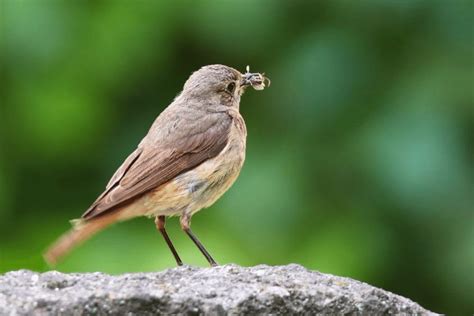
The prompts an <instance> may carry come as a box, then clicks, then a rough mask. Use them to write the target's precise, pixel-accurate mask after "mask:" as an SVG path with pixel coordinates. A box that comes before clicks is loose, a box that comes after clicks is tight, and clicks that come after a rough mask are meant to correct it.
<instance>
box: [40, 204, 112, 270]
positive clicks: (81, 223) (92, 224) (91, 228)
mask: <svg viewBox="0 0 474 316" xmlns="http://www.w3.org/2000/svg"><path fill="white" fill-rule="evenodd" d="M116 215H117V214H116V213H115V212H112V213H109V214H105V215H103V216H100V217H97V218H92V219H90V220H83V219H80V220H74V221H72V224H73V228H71V229H70V230H69V231H67V232H66V233H64V234H63V235H62V236H61V237H59V238H58V240H56V241H55V242H54V243H53V244H52V245H51V246H50V247H49V248H48V250H46V252H45V253H44V254H43V257H44V259H45V260H46V262H47V263H48V264H49V265H50V266H54V265H56V264H57V263H58V262H59V261H60V260H61V258H63V257H64V256H65V255H67V254H68V253H69V252H70V251H71V250H72V249H74V248H75V247H76V246H78V245H80V244H81V243H82V242H83V241H85V240H87V239H89V238H90V237H92V236H93V235H94V234H96V233H97V232H99V231H100V230H102V229H104V228H105V227H107V226H109V225H111V224H113V223H114V222H116V221H117V216H116Z"/></svg>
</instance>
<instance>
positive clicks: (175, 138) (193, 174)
mask: <svg viewBox="0 0 474 316" xmlns="http://www.w3.org/2000/svg"><path fill="white" fill-rule="evenodd" d="M266 83H268V84H270V80H269V79H268V78H267V77H265V76H264V75H263V74H260V73H250V72H249V68H248V66H247V71H246V73H245V74H241V73H240V72H239V71H237V70H235V69H233V68H231V67H227V66H224V65H209V66H204V67H202V68H201V69H199V70H198V71H196V72H194V73H193V74H192V75H191V76H190V77H189V79H188V80H187V81H186V83H185V84H184V88H183V91H182V92H181V93H180V94H179V95H178V96H177V97H176V98H175V100H174V101H173V102H172V103H171V104H170V105H169V106H168V107H167V108H166V109H165V110H164V111H163V112H162V113H161V114H160V115H159V116H158V118H157V119H156V120H155V122H154V123H153V125H152V126H151V128H150V130H149V131H148V134H147V135H146V136H145V138H143V140H142V141H141V142H140V144H139V145H138V148H137V149H136V150H135V151H134V152H132V154H130V156H128V158H127V159H126V160H125V162H124V163H123V164H122V165H121V166H120V168H119V169H118V170H117V171H116V172H115V174H114V175H113V176H112V179H111V180H110V181H109V183H108V184H107V186H106V189H105V191H104V192H103V193H102V194H101V195H100V196H99V197H98V198H97V200H96V201H95V202H94V203H93V204H92V205H91V206H90V207H89V209H88V210H87V211H86V212H85V213H84V214H83V215H82V218H80V219H78V220H74V221H73V228H72V229H71V230H70V231H68V232H67V233H65V234H64V235H63V236H61V237H60V238H59V239H58V240H57V241H56V242H55V243H54V244H53V245H52V246H51V247H50V248H49V249H48V250H47V251H46V253H45V254H44V258H45V260H46V261H47V262H48V263H49V264H50V265H53V264H55V263H57V262H58V260H59V259H60V258H61V257H63V256H64V255H66V254H67V253H68V252H69V251H70V250H71V249H72V248H73V247H75V246H77V245H78V244H79V243H81V242H83V241H84V240H86V239H87V238H89V237H91V236H92V235H93V234H95V233H97V232H98V231H100V230H102V229H104V228H105V227H107V226H109V225H111V224H113V223H115V222H119V221H124V220H128V219H131V218H133V217H137V216H148V217H154V218H155V224H156V227H157V229H158V230H159V231H160V233H161V234H162V235H163V238H164V239H165V241H166V243H167V245H168V247H169V248H170V250H171V252H172V253H173V256H174V258H175V259H176V263H177V264H178V265H182V261H181V259H180V257H179V255H178V253H177V251H176V249H175V248H174V246H173V243H172V242H171V240H170V238H169V237H168V234H167V233H166V230H165V217H166V216H174V215H177V216H180V223H181V228H182V229H183V230H184V231H185V232H186V234H188V236H189V237H190V238H191V239H192V241H193V242H194V243H195V244H196V246H197V247H198V248H199V250H200V251H201V252H202V254H203V255H204V256H205V257H206V259H207V261H208V262H209V263H210V264H211V265H212V266H214V265H217V263H216V261H215V260H214V259H213V258H212V257H211V255H210V254H209V252H208V251H207V250H206V249H205V248H204V246H203V245H202V243H201V242H200V241H199V239H198V238H197V237H196V236H195V235H194V234H193V232H192V231H191V228H190V225H191V216H192V215H193V214H194V213H196V212H197V211H199V210H201V209H203V208H206V207H209V206H211V205H212V204H213V203H214V202H215V201H216V200H217V199H218V198H219V197H221V196H222V194H224V192H226V191H227V190H228V189H229V187H230V186H231V185H232V184H233V183H234V181H235V180H236V178H237V176H238V175H239V172H240V169H241V168H242V165H243V163H244V159H245V142H246V137H247V130H246V127H245V122H244V119H243V118H242V116H241V115H240V113H239V104H240V96H241V95H242V93H243V92H244V91H245V88H246V87H248V86H252V87H253V88H255V89H256V90H262V89H264V88H265V84H266Z"/></svg>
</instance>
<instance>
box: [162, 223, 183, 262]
mask: <svg viewBox="0 0 474 316" xmlns="http://www.w3.org/2000/svg"><path fill="white" fill-rule="evenodd" d="M155 225H156V228H157V229H158V230H159V231H160V233H161V235H162V236H163V238H164V239H165V241H166V244H168V247H169V248H170V250H171V252H172V253H173V256H174V259H175V260H176V263H177V264H178V266H182V265H183V262H182V261H181V258H180V257H179V255H178V252H177V251H176V249H175V248H174V246H173V243H172V242H171V239H170V238H169V237H168V233H167V232H166V229H165V217H164V216H163V215H160V216H157V217H155Z"/></svg>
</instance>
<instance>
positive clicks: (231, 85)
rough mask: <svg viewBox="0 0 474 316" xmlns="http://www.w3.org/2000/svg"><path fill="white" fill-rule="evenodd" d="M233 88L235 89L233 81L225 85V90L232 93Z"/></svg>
mask: <svg viewBox="0 0 474 316" xmlns="http://www.w3.org/2000/svg"><path fill="white" fill-rule="evenodd" d="M234 90H235V83H234V82H231V83H229V84H228V85H227V91H229V92H230V93H234Z"/></svg>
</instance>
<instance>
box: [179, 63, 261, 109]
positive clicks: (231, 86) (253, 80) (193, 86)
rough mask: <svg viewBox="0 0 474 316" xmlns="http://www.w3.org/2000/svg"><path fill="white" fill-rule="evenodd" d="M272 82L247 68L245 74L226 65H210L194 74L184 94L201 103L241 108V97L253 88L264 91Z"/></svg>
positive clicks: (185, 86) (187, 82)
mask: <svg viewBox="0 0 474 316" xmlns="http://www.w3.org/2000/svg"><path fill="white" fill-rule="evenodd" d="M266 84H268V85H270V80H269V79H268V78H267V77H265V76H264V74H260V73H251V72H250V71H249V67H248V66H247V69H246V72H245V73H244V74H242V73H240V72H239V71H238V70H236V69H234V68H232V67H228V66H224V65H208V66H204V67H202V68H201V69H199V70H198V71H196V72H194V73H193V74H192V75H191V76H190V77H189V79H188V80H187V81H186V83H185V84H184V88H183V92H182V94H183V95H185V96H187V97H192V98H197V99H198V100H200V101H204V102H211V103H216V102H217V103H219V104H221V105H226V106H236V107H238V106H239V103H240V96H241V95H242V94H243V93H244V91H245V89H246V88H247V87H249V86H252V87H253V88H254V89H255V90H263V89H264V88H265V86H266Z"/></svg>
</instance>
